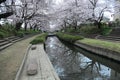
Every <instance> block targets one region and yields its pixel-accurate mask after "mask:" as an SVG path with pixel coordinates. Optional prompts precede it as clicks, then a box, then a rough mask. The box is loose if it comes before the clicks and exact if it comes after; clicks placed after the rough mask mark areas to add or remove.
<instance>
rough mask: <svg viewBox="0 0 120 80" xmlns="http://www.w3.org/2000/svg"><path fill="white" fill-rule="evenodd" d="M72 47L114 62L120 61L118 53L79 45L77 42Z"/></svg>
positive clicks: (82, 44)
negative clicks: (74, 46)
mask: <svg viewBox="0 0 120 80" xmlns="http://www.w3.org/2000/svg"><path fill="white" fill-rule="evenodd" d="M74 45H76V46H78V47H80V48H83V49H85V50H87V51H90V52H93V53H94V54H97V55H101V56H104V57H107V58H109V59H112V60H115V61H120V53H118V52H116V51H112V50H109V49H105V48H101V47H95V46H91V45H88V44H85V43H81V42H79V41H77V42H75V43H74Z"/></svg>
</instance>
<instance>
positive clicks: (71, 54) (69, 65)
mask: <svg viewBox="0 0 120 80" xmlns="http://www.w3.org/2000/svg"><path fill="white" fill-rule="evenodd" d="M45 49H46V52H47V54H48V56H49V58H50V60H51V62H52V64H53V66H54V68H55V70H56V72H57V73H58V75H59V77H60V79H61V80H120V63H117V62H115V61H112V60H109V59H106V58H103V57H99V56H97V55H94V54H93V53H90V52H87V51H85V50H83V49H80V48H78V47H75V46H73V45H70V44H67V43H62V42H61V41H60V40H59V39H58V38H57V37H48V38H47V40H46V42H45Z"/></svg>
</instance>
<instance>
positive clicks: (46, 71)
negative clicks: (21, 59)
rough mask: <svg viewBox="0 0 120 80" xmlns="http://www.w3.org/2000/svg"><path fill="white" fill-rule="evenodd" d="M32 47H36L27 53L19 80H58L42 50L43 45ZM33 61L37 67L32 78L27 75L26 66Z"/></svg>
mask: <svg viewBox="0 0 120 80" xmlns="http://www.w3.org/2000/svg"><path fill="white" fill-rule="evenodd" d="M34 46H36V49H35V50H31V49H30V50H29V52H28V56H27V60H26V61H25V65H24V67H23V69H22V73H21V75H20V79H19V80H60V79H59V77H58V75H57V74H56V72H55V70H54V68H53V66H52V64H51V62H50V60H49V58H48V56H47V54H46V53H45V51H44V49H43V45H41V44H40V45H34ZM35 59H36V62H37V65H38V69H37V70H38V73H37V74H36V75H33V76H30V75H27V67H28V64H29V63H30V62H31V61H33V62H34V60H35Z"/></svg>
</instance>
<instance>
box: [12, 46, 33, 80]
mask: <svg viewBox="0 0 120 80" xmlns="http://www.w3.org/2000/svg"><path fill="white" fill-rule="evenodd" d="M31 46H32V45H31V44H30V45H29V46H28V48H27V50H26V52H25V55H24V58H23V61H22V63H21V65H20V67H19V69H18V71H17V74H16V77H15V79H14V80H19V78H20V74H21V71H22V69H23V66H24V64H25V61H26V58H27V55H28V51H29V50H30V48H31Z"/></svg>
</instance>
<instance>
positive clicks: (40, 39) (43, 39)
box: [30, 33, 47, 44]
mask: <svg viewBox="0 0 120 80" xmlns="http://www.w3.org/2000/svg"><path fill="white" fill-rule="evenodd" d="M46 36H47V34H45V33H43V34H41V35H40V36H38V37H36V38H35V39H34V40H32V41H31V42H30V44H39V43H44V42H45V37H46Z"/></svg>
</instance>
